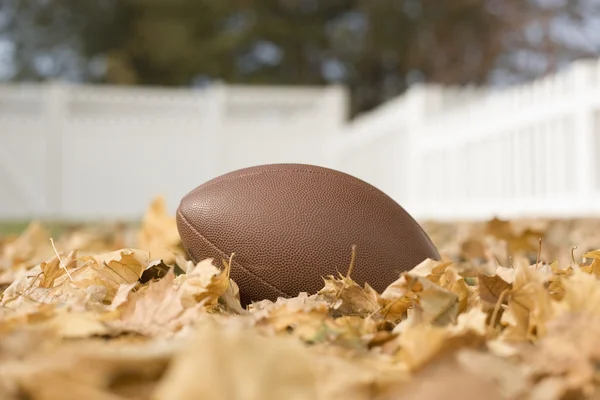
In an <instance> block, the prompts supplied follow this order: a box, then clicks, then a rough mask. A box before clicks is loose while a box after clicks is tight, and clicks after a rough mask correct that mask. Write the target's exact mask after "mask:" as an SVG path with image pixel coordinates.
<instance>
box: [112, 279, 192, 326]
mask: <svg viewBox="0 0 600 400" xmlns="http://www.w3.org/2000/svg"><path fill="white" fill-rule="evenodd" d="M175 285H176V283H175V275H174V273H173V270H171V271H169V272H168V273H167V275H166V276H165V277H164V278H163V279H161V280H159V281H156V282H150V283H149V284H148V286H147V287H146V288H144V289H142V290H140V291H138V292H136V293H132V294H130V295H129V299H128V301H127V302H126V303H125V304H123V305H122V306H121V307H120V310H121V315H120V317H119V319H117V320H110V321H107V322H106V323H107V324H108V325H109V326H110V327H111V328H113V329H114V330H115V331H117V332H119V331H121V332H134V333H138V334H140V335H145V336H148V337H165V336H172V335H173V334H175V333H177V332H178V331H179V330H181V329H183V328H184V327H185V326H188V325H191V324H192V323H193V322H194V316H195V315H197V314H198V313H199V312H200V306H201V304H197V305H196V306H194V307H189V308H186V307H184V306H183V304H182V301H181V292H180V291H178V290H177V289H176V288H175Z"/></svg>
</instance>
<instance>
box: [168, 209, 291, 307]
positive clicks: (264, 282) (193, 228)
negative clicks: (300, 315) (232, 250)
mask: <svg viewBox="0 0 600 400" xmlns="http://www.w3.org/2000/svg"><path fill="white" fill-rule="evenodd" d="M177 214H178V215H179V216H180V217H181V220H182V221H183V222H184V223H185V224H186V225H187V226H188V228H190V229H191V230H192V231H194V233H196V234H197V235H198V236H199V237H200V238H201V239H202V240H204V241H205V242H206V243H207V244H208V245H209V246H211V247H212V248H213V249H214V250H216V251H217V252H218V253H219V254H220V255H221V257H223V258H228V257H227V256H226V255H225V253H224V252H223V251H222V250H221V249H219V248H218V247H217V246H215V245H214V244H213V243H212V242H211V241H210V240H208V239H207V238H206V237H205V236H204V235H203V234H201V233H200V232H198V230H197V229H196V228H195V227H194V226H193V225H192V224H191V223H190V222H189V221H188V219H187V218H186V216H185V215H183V214H182V213H181V211H178V212H177ZM233 263H234V264H237V265H238V266H239V267H240V268H241V269H242V270H243V271H244V272H246V273H248V274H249V275H252V276H254V277H255V278H256V279H258V280H259V281H260V282H261V283H263V284H265V285H266V286H268V287H270V288H271V289H273V290H275V291H276V292H278V293H279V294H281V295H282V296H284V297H292V295H290V294H288V293H286V292H284V291H283V290H281V289H279V288H277V287H275V286H273V285H272V284H270V283H269V282H267V281H265V280H264V279H263V278H261V277H260V276H258V275H256V274H255V273H254V272H252V271H251V270H249V269H247V268H246V267H244V265H243V264H240V263H239V262H237V261H235V260H233Z"/></svg>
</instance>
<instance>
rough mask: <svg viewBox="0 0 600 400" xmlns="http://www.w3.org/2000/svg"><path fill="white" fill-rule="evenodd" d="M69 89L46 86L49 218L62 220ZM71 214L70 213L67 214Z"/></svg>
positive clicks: (64, 86) (55, 83)
mask: <svg viewBox="0 0 600 400" xmlns="http://www.w3.org/2000/svg"><path fill="white" fill-rule="evenodd" d="M67 102H68V88H67V86H66V85H65V84H63V83H61V82H50V83H48V84H47V86H46V115H47V118H48V125H47V127H46V190H45V192H46V211H45V213H44V214H45V216H46V218H50V219H54V220H56V219H59V218H62V217H63V216H64V215H65V212H66V210H64V209H63V207H64V204H63V182H64V174H63V168H64V154H63V153H64V152H63V148H64V143H63V140H64V137H63V134H64V126H65V122H66V117H67V112H68V110H67ZM67 214H68V213H67Z"/></svg>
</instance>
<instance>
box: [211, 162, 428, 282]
mask: <svg viewBox="0 0 600 400" xmlns="http://www.w3.org/2000/svg"><path fill="white" fill-rule="evenodd" d="M269 172H290V173H297V172H300V173H307V174H316V175H321V176H331V177H335V176H336V175H342V176H345V177H348V178H350V179H349V180H348V181H349V182H351V183H352V184H353V185H360V186H364V187H365V189H367V190H368V191H369V192H370V193H372V194H375V195H376V196H377V197H383V198H384V199H385V200H386V201H387V202H392V203H393V204H394V205H396V206H398V207H400V210H401V211H402V213H403V214H404V216H405V217H406V218H407V219H408V220H409V221H410V222H412V224H413V225H415V226H416V227H417V228H418V229H419V231H420V232H421V234H422V235H424V236H425V238H427V239H429V241H431V238H430V237H429V235H428V234H427V232H425V229H424V228H423V227H422V226H421V225H420V224H419V223H418V222H417V221H416V220H415V219H414V217H413V216H412V215H411V214H410V213H409V212H408V211H407V210H406V209H405V208H404V207H403V206H402V205H400V204H398V203H397V202H396V201H395V200H394V199H393V198H392V197H391V196H389V195H388V194H387V193H385V192H383V191H381V190H380V189H378V188H376V187H374V186H372V185H371V184H370V183H368V182H365V181H363V180H362V179H359V178H357V177H355V176H352V175H348V174H345V173H343V172H341V171H335V170H332V171H312V170H307V169H302V168H293V169H288V170H284V171H282V170H278V169H261V170H260V171H256V172H248V173H246V174H242V175H232V176H228V177H221V178H215V179H214V180H213V181H211V182H207V183H206V184H205V185H201V186H200V187H201V188H202V189H206V188H208V187H210V186H213V185H216V184H218V183H222V182H225V181H229V180H231V179H237V178H246V177H250V176H255V175H260V174H263V173H269ZM232 174H233V172H232ZM433 247H434V251H435V253H436V254H437V256H438V258H439V256H440V255H439V251H438V250H437V249H435V245H433ZM215 248H216V247H215ZM242 268H243V267H242ZM257 278H258V276H257ZM259 279H260V278H259Z"/></svg>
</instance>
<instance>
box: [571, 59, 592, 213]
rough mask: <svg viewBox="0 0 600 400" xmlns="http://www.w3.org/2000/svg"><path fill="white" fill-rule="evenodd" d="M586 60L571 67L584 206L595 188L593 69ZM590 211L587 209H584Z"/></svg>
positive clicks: (578, 180)
mask: <svg viewBox="0 0 600 400" xmlns="http://www.w3.org/2000/svg"><path fill="white" fill-rule="evenodd" d="M592 67H593V66H592V65H590V63H589V62H587V61H579V62H576V63H574V64H573V65H572V67H571V71H570V72H571V73H572V74H573V75H572V76H573V79H574V89H575V93H574V94H572V99H573V101H574V104H573V107H574V111H575V113H574V115H575V126H576V129H575V138H574V140H575V154H574V155H573V156H575V160H573V162H574V163H575V165H576V168H575V171H577V176H575V177H573V178H574V179H575V182H576V185H575V187H576V194H577V196H579V198H580V199H582V201H583V202H584V203H585V204H590V202H588V201H586V200H587V199H589V196H590V195H591V194H592V193H593V191H594V188H595V186H596V185H595V179H596V178H597V177H596V171H595V168H594V164H595V160H594V143H595V141H594V134H595V132H594V131H595V120H594V108H593V103H592V101H591V100H593V99H592V97H591V96H592V95H593V90H590V89H591V88H593V85H592V84H593V72H594V71H593V69H592ZM581 211H583V212H587V211H588V210H581Z"/></svg>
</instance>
